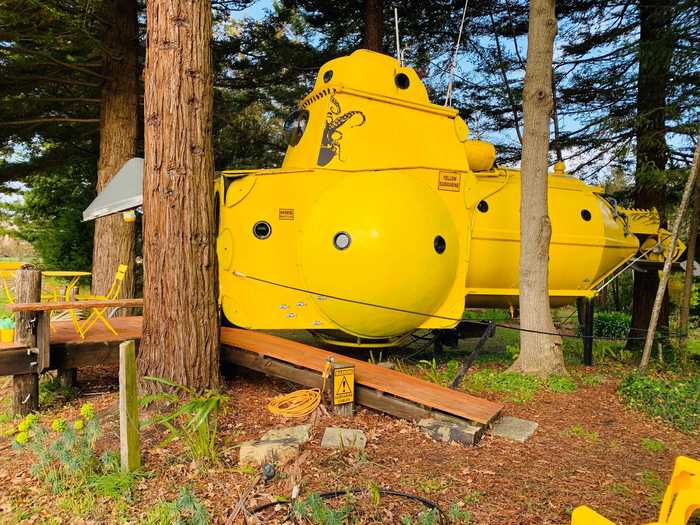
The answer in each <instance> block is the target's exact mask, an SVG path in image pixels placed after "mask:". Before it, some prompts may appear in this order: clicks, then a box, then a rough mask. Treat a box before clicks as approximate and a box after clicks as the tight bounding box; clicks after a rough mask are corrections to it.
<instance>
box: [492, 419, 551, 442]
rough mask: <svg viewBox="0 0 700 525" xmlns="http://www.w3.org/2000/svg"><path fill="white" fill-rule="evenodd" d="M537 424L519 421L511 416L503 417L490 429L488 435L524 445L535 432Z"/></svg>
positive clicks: (523, 420)
mask: <svg viewBox="0 0 700 525" xmlns="http://www.w3.org/2000/svg"><path fill="white" fill-rule="evenodd" d="M538 426H539V424H538V423H535V422H534V421H528V420H527V419H520V418H518V417H513V416H503V417H502V418H500V419H499V420H498V421H496V422H495V423H494V424H493V427H491V430H490V433H491V434H492V435H494V436H498V437H502V438H506V439H510V440H512V441H517V442H518V443H525V442H526V441H527V440H528V439H530V438H531V437H532V435H533V434H534V433H535V431H536V430H537V427H538Z"/></svg>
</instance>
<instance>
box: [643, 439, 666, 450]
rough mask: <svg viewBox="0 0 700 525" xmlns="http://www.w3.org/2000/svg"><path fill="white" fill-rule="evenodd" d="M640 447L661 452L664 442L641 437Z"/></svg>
mask: <svg viewBox="0 0 700 525" xmlns="http://www.w3.org/2000/svg"><path fill="white" fill-rule="evenodd" d="M642 448H643V449H644V450H646V451H648V452H663V451H665V450H666V444H665V443H664V442H663V441H659V440H658V439H654V438H642Z"/></svg>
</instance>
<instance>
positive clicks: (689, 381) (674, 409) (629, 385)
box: [619, 373, 700, 432]
mask: <svg viewBox="0 0 700 525" xmlns="http://www.w3.org/2000/svg"><path fill="white" fill-rule="evenodd" d="M619 394H620V396H621V397H622V399H623V400H624V401H625V402H626V403H627V404H628V405H630V406H632V407H635V408H637V409H639V410H642V411H643V412H646V413H647V414H649V415H651V416H654V417H660V418H662V419H664V420H666V421H668V422H669V423H671V424H672V425H673V426H674V427H676V428H677V429H679V430H682V431H684V432H691V431H693V430H695V429H696V428H697V427H698V422H699V421H700V378H699V377H688V378H685V379H664V378H661V377H650V376H644V375H640V374H638V373H633V374H630V375H628V376H626V377H625V378H624V379H623V380H622V382H621V383H620V388H619Z"/></svg>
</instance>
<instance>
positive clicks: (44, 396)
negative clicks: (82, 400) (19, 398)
mask: <svg viewBox="0 0 700 525" xmlns="http://www.w3.org/2000/svg"><path fill="white" fill-rule="evenodd" d="M77 395H78V392H77V390H76V389H75V388H73V387H70V386H63V385H61V382H60V381H59V380H58V377H56V376H54V377H50V378H49V380H48V381H42V382H41V383H39V404H40V405H41V406H50V405H54V404H56V402H58V401H67V400H70V399H74V398H75V397H77Z"/></svg>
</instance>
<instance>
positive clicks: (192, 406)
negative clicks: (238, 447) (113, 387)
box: [141, 377, 228, 461]
mask: <svg viewBox="0 0 700 525" xmlns="http://www.w3.org/2000/svg"><path fill="white" fill-rule="evenodd" d="M144 379H147V380H149V381H154V382H156V383H160V384H162V385H165V386H167V387H170V388H171V389H172V390H174V392H161V393H157V394H152V395H148V396H145V397H144V398H143V399H142V400H141V404H142V405H143V406H145V407H148V406H149V405H150V404H152V403H154V402H161V403H163V404H166V403H167V404H168V405H169V406H173V407H175V408H174V410H172V411H171V412H169V413H165V414H156V415H155V416H154V417H153V418H151V419H150V420H149V421H147V422H146V425H152V424H158V425H161V426H163V427H164V428H165V429H166V431H167V433H168V437H167V438H166V439H165V441H164V442H163V443H162V444H165V443H169V442H171V441H174V440H180V441H182V442H183V443H184V444H185V446H186V447H187V452H188V453H189V455H190V458H191V459H192V460H194V461H201V460H204V461H214V460H216V459H217V455H218V453H217V441H216V439H217V433H218V428H219V420H218V416H219V412H220V411H221V410H222V408H223V406H224V404H225V403H226V401H227V400H228V397H226V396H225V395H223V394H220V393H218V392H214V391H211V390H207V391H206V392H204V393H202V394H199V393H197V392H196V391H194V390H193V389H191V388H188V387H185V386H183V385H178V384H177V383H173V382H172V381H168V380H166V379H162V378H158V377H145V378H144ZM175 392H178V393H179V394H178V393H175Z"/></svg>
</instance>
